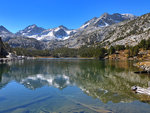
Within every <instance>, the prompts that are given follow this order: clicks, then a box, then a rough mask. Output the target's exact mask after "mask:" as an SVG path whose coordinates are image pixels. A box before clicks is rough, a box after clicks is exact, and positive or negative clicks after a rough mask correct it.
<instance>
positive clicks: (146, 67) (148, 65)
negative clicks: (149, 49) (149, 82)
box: [135, 61, 150, 73]
mask: <svg viewBox="0 0 150 113" xmlns="http://www.w3.org/2000/svg"><path fill="white" fill-rule="evenodd" d="M135 66H136V67H138V68H139V69H140V70H141V72H142V71H143V72H144V71H145V72H147V73H150V61H143V62H138V63H136V64H135Z"/></svg>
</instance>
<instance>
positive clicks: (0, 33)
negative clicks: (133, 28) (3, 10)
mask: <svg viewBox="0 0 150 113" xmlns="http://www.w3.org/2000/svg"><path fill="white" fill-rule="evenodd" d="M0 37H2V38H3V40H4V41H7V40H9V39H10V38H13V37H15V35H14V34H13V33H12V32H10V31H9V30H7V29H6V28H5V27H4V26H2V25H1V26H0Z"/></svg>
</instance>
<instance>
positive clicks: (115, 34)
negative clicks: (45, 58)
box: [0, 13, 149, 49]
mask: <svg viewBox="0 0 150 113" xmlns="http://www.w3.org/2000/svg"><path fill="white" fill-rule="evenodd" d="M146 15H147V16H146V17H144V15H143V16H141V17H137V16H134V15H132V14H119V13H115V14H112V15H111V14H108V13H104V14H103V15H101V16H100V17H94V18H92V19H91V20H89V21H87V22H85V23H84V24H83V25H82V26H81V27H80V28H78V29H68V28H66V27H65V26H63V25H61V26H59V27H57V28H53V29H44V28H41V27H38V26H37V25H35V24H33V25H30V26H28V27H26V28H25V29H23V30H20V31H18V32H17V33H15V34H13V33H12V32H10V31H8V30H7V29H6V28H5V27H4V26H0V36H1V37H2V38H3V41H7V42H8V43H9V44H10V45H11V46H12V47H25V48H28V47H30V48H36V49H39V48H40V49H53V48H58V47H69V48H79V47H81V46H82V45H88V46H90V45H92V44H97V43H101V44H103V45H104V46H107V45H108V44H109V45H115V44H127V43H129V44H130V45H131V43H130V40H131V39H136V36H135V35H137V34H138V36H139V34H140V33H141V32H142V31H140V30H139V28H140V26H142V28H141V29H143V30H148V29H149V25H148V23H147V24H146V23H145V22H143V23H141V21H144V19H146V18H149V14H146ZM139 19H140V20H139ZM148 22H149V20H148ZM138 23H139V24H140V26H139V25H138ZM129 24H132V26H130V25H129ZM145 24H146V25H145ZM135 25H136V26H137V27H136V26H135ZM137 29H138V30H137ZM133 30H137V31H136V32H137V34H134V36H133V34H132V31H133ZM138 31H139V32H140V33H139V32H138ZM130 32H131V33H130ZM143 32H144V31H143ZM129 33H130V34H129ZM129 37H132V38H129ZM126 38H128V39H127V40H126ZM121 40H125V42H119V43H118V41H121ZM131 42H133V43H134V45H135V44H136V43H137V42H138V41H136V43H135V42H134V41H133V40H131Z"/></svg>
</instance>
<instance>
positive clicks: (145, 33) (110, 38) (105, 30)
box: [48, 13, 150, 48]
mask: <svg viewBox="0 0 150 113" xmlns="http://www.w3.org/2000/svg"><path fill="white" fill-rule="evenodd" d="M148 38H150V13H148V14H145V15H142V16H140V17H137V18H136V19H133V20H126V21H123V22H119V23H116V24H112V25H110V26H106V27H102V28H97V29H95V30H93V31H92V32H90V31H89V29H85V30H83V31H81V32H78V33H76V34H75V35H73V36H72V37H70V38H69V39H68V40H65V41H58V42H55V43H54V42H50V43H49V47H48V48H53V47H63V46H65V47H70V48H79V47H81V46H83V45H87V46H91V45H102V46H105V47H107V46H111V45H129V46H134V45H137V44H138V43H139V42H140V41H141V40H142V39H148Z"/></svg>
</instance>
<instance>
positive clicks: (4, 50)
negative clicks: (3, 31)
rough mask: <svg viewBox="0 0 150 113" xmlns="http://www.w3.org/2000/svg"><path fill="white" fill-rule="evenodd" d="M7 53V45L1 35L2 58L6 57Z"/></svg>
mask: <svg viewBox="0 0 150 113" xmlns="http://www.w3.org/2000/svg"><path fill="white" fill-rule="evenodd" d="M7 54H8V52H7V51H6V48H5V45H4V44H3V42H2V39H1V37H0V58H4V57H6V55H7Z"/></svg>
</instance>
